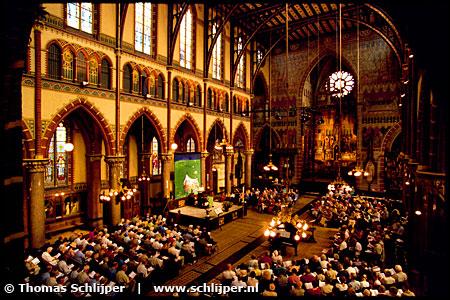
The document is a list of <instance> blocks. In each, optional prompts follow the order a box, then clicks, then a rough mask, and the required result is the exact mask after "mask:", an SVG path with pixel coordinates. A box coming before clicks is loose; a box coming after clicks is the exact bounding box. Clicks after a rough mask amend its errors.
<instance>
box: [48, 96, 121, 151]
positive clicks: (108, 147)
mask: <svg viewBox="0 0 450 300" xmlns="http://www.w3.org/2000/svg"><path fill="white" fill-rule="evenodd" d="M76 109H83V110H84V111H85V112H86V113H88V114H89V115H90V116H91V117H92V119H93V120H94V122H95V123H97V125H98V126H99V128H100V131H101V133H102V135H103V140H104V142H105V151H106V155H113V154H115V150H116V149H115V146H114V133H113V131H112V130H111V126H110V125H109V124H108V122H107V121H106V120H105V118H104V117H103V115H102V114H101V112H100V111H99V110H98V109H97V108H96V107H95V106H94V105H93V104H92V103H90V102H89V101H87V100H86V99H84V98H81V97H80V98H78V99H76V100H75V101H73V102H71V103H69V104H67V105H66V106H65V107H63V108H62V109H61V110H60V111H59V112H58V113H56V114H55V115H54V116H53V118H52V120H51V121H50V122H49V124H48V125H47V128H46V129H45V132H44V135H43V137H42V151H43V153H44V156H47V155H48V152H47V149H48V146H49V144H50V140H51V138H52V136H53V134H54V133H55V130H56V128H57V127H58V124H59V123H60V122H61V121H63V120H64V119H65V118H66V117H67V116H68V115H69V114H70V113H72V112H73V111H75V110H76Z"/></svg>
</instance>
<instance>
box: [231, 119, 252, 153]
mask: <svg viewBox="0 0 450 300" xmlns="http://www.w3.org/2000/svg"><path fill="white" fill-rule="evenodd" d="M239 137H240V138H242V139H243V142H244V148H245V150H248V148H249V145H250V136H249V135H248V132H247V128H245V125H244V123H242V122H241V123H240V124H239V126H238V127H237V128H236V130H235V131H234V134H233V146H234V145H235V144H236V142H237V139H238V138H239Z"/></svg>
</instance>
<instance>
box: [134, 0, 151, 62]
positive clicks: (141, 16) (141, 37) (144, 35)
mask: <svg viewBox="0 0 450 300" xmlns="http://www.w3.org/2000/svg"><path fill="white" fill-rule="evenodd" d="M134 7H135V22H134V49H136V50H137V51H140V52H144V53H146V54H151V53H150V52H151V48H152V47H151V32H152V30H151V28H152V4H151V3H149V2H139V3H136V4H135V6H134Z"/></svg>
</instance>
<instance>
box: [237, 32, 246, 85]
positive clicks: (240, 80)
mask: <svg viewBox="0 0 450 300" xmlns="http://www.w3.org/2000/svg"><path fill="white" fill-rule="evenodd" d="M237 49H238V52H241V51H242V50H243V49H244V42H243V41H242V37H239V38H238V42H237ZM236 85H237V86H238V87H240V88H244V87H245V51H244V54H243V55H242V56H241V59H240V60H239V63H238V65H237V73H236Z"/></svg>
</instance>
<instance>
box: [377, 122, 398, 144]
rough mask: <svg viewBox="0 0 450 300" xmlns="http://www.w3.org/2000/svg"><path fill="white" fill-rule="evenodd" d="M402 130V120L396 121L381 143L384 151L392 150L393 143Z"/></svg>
mask: <svg viewBox="0 0 450 300" xmlns="http://www.w3.org/2000/svg"><path fill="white" fill-rule="evenodd" d="M401 131H402V125H401V123H400V122H398V123H395V124H394V125H393V126H392V127H391V128H390V129H389V131H388V132H387V133H386V135H385V136H384V139H383V142H382V143H381V150H382V151H390V150H391V148H392V144H393V143H394V141H395V139H396V138H397V136H398V135H399V134H400V132H401Z"/></svg>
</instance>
